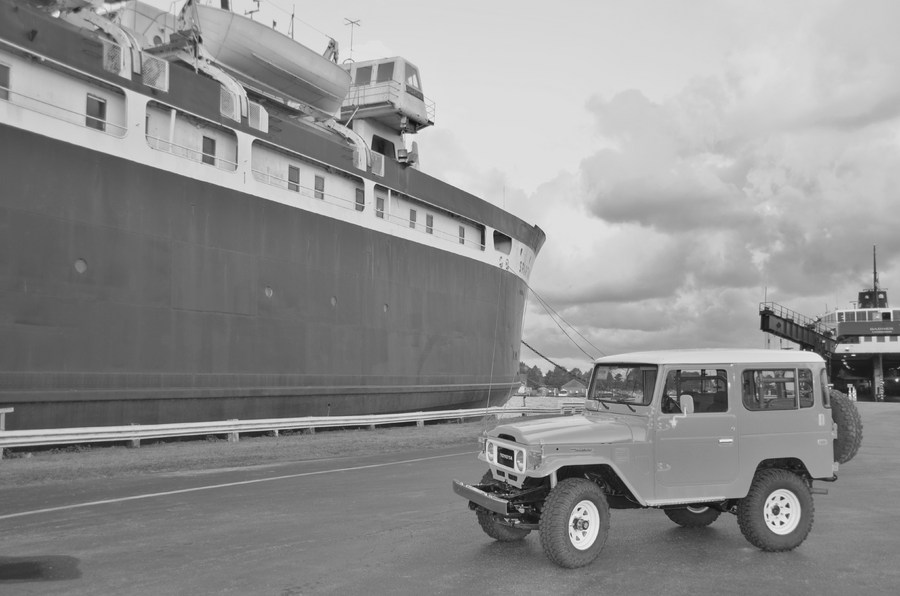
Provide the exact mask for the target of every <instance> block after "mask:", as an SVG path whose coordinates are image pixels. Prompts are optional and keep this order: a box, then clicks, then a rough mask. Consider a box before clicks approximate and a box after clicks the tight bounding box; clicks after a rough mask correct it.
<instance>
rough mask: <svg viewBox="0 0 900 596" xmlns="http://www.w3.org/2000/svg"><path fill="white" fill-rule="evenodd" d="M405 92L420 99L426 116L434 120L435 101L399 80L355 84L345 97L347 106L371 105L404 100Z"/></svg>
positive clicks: (394, 103) (344, 103) (429, 119)
mask: <svg viewBox="0 0 900 596" xmlns="http://www.w3.org/2000/svg"><path fill="white" fill-rule="evenodd" d="M404 93H408V94H409V95H410V96H412V97H414V98H416V99H418V100H419V101H421V102H422V104H423V105H424V106H425V117H426V118H427V119H428V121H429V122H434V112H435V108H434V101H432V100H431V99H429V98H428V97H425V96H424V95H423V94H422V92H421V91H419V90H418V89H415V88H412V87H407V86H406V85H405V84H401V83H398V82H397V81H384V82H381V83H373V84H370V85H354V86H353V87H350V92H349V93H348V94H347V97H346V98H345V99H344V102H343V105H344V106H345V107H351V106H353V107H356V106H358V107H366V106H371V105H381V104H393V105H396V104H398V103H401V102H402V97H403V95H404Z"/></svg>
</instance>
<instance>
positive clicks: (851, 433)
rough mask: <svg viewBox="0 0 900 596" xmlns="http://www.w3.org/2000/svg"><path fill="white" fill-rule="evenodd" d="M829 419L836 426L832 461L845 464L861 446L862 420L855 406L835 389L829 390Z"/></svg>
mask: <svg viewBox="0 0 900 596" xmlns="http://www.w3.org/2000/svg"><path fill="white" fill-rule="evenodd" d="M831 419H832V420H833V421H834V422H835V424H837V427H838V436H837V439H835V440H834V461H836V462H837V463H839V464H845V463H847V462H848V461H850V460H851V459H853V457H854V456H855V455H856V452H857V451H859V447H860V445H862V437H863V425H862V418H861V417H860V415H859V410H858V409H857V407H856V404H855V403H853V402H852V401H850V398H849V397H847V395H845V394H843V393H841V392H840V391H838V390H837V389H832V390H831Z"/></svg>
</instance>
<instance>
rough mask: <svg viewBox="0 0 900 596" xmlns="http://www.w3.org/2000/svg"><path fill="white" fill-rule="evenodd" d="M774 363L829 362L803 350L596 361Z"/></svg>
mask: <svg viewBox="0 0 900 596" xmlns="http://www.w3.org/2000/svg"><path fill="white" fill-rule="evenodd" d="M765 362H771V363H775V364H786V363H790V362H802V363H813V362H818V363H822V362H825V361H824V360H823V359H822V357H821V356H819V355H818V354H816V353H815V352H803V351H799V350H763V349H756V348H746V349H735V348H708V349H694V350H655V351H652V352H631V353H628V354H614V355H612V356H604V357H603V358H597V359H596V360H594V363H595V364H614V363H622V364H692V365H697V364H760V363H765Z"/></svg>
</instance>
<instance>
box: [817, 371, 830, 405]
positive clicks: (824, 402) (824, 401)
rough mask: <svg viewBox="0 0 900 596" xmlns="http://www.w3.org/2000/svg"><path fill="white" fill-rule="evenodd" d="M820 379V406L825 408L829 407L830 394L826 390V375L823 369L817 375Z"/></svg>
mask: <svg viewBox="0 0 900 596" xmlns="http://www.w3.org/2000/svg"><path fill="white" fill-rule="evenodd" d="M819 376H820V378H821V379H822V382H821V383H819V385H821V387H822V405H823V406H825V407H826V408H830V407H831V392H830V390H829V389H828V373H826V372H825V369H824V368H823V369H822V373H821V374H820V375H819Z"/></svg>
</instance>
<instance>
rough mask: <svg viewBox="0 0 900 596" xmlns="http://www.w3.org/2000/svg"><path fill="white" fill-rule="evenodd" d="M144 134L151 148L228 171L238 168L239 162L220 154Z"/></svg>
mask: <svg viewBox="0 0 900 596" xmlns="http://www.w3.org/2000/svg"><path fill="white" fill-rule="evenodd" d="M144 136H145V137H146V139H147V145H149V146H150V148H151V149H155V150H157V151H162V152H163V153H170V154H172V155H174V156H176V157H183V158H185V159H189V160H190V161H194V162H197V163H205V164H207V165H211V166H215V167H216V168H218V169H220V170H224V171H226V172H234V171H235V170H237V167H238V164H237V162H236V161H231V160H228V159H225V158H224V157H219V156H218V155H210V154H209V153H204V152H203V151H199V150H197V149H192V148H190V147H185V146H184V145H179V144H178V143H174V142H172V141H169V140H166V139H161V138H159V137H154V136H153V135H144Z"/></svg>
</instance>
